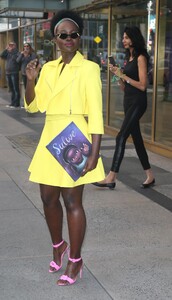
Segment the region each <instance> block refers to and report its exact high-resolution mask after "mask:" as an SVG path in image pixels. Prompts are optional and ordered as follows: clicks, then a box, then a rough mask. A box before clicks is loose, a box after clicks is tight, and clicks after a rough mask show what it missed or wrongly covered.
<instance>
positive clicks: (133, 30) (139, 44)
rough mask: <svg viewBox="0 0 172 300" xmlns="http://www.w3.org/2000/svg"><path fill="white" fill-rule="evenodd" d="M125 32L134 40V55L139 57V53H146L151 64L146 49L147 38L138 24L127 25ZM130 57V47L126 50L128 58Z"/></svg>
mask: <svg viewBox="0 0 172 300" xmlns="http://www.w3.org/2000/svg"><path fill="white" fill-rule="evenodd" d="M124 32H125V33H126V35H127V36H128V37H129V38H130V40H131V42H132V47H133V48H134V50H133V56H134V57H138V56H139V55H144V56H145V57H146V59H147V62H148V64H149V54H148V52H147V49H146V43H145V39H144V37H143V35H142V33H141V31H140V29H139V28H138V27H136V26H132V27H126V28H125V29H124ZM129 57H130V51H129V49H127V50H126V59H127V60H128V59H129Z"/></svg>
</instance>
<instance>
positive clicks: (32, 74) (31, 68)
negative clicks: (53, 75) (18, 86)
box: [26, 58, 41, 81]
mask: <svg viewBox="0 0 172 300" xmlns="http://www.w3.org/2000/svg"><path fill="white" fill-rule="evenodd" d="M40 69H41V65H40V64H39V63H38V59H37V58H35V59H33V60H31V61H30V62H29V63H28V65H27V67H26V76H27V79H28V80H31V81H35V79H36V78H37V77H38V74H39V70H40Z"/></svg>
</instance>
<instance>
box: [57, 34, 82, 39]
mask: <svg viewBox="0 0 172 300" xmlns="http://www.w3.org/2000/svg"><path fill="white" fill-rule="evenodd" d="M79 36H80V34H79V33H78V32H73V33H71V34H67V33H58V34H56V37H58V38H59V39H61V40H66V39H67V38H68V37H70V38H71V39H73V40H75V39H77V38H78V37H79Z"/></svg>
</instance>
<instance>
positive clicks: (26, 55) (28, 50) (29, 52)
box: [16, 43, 37, 89]
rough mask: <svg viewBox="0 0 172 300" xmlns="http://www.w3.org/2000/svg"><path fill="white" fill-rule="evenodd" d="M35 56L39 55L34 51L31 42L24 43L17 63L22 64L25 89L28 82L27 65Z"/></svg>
mask: <svg viewBox="0 0 172 300" xmlns="http://www.w3.org/2000/svg"><path fill="white" fill-rule="evenodd" d="M35 58H37V55H36V53H35V52H34V50H33V48H32V47H31V45H30V44H28V43H25V44H24V45H23V50H22V51H21V52H20V53H19V54H18V57H17V59H16V61H17V63H18V64H19V65H20V66H21V74H22V79H23V83H24V87H25V89H26V82H27V76H26V66H27V64H28V63H29V62H30V61H31V60H33V59H35Z"/></svg>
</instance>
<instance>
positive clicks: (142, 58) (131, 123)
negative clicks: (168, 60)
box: [94, 27, 155, 189]
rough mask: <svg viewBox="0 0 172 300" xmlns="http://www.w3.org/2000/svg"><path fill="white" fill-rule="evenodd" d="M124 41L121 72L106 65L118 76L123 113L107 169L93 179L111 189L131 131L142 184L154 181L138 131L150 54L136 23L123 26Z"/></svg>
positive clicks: (145, 105) (143, 185)
mask: <svg viewBox="0 0 172 300" xmlns="http://www.w3.org/2000/svg"><path fill="white" fill-rule="evenodd" d="M122 42H123V45H124V48H125V49H126V64H125V67H124V71H123V72H122V71H121V69H120V68H118V67H117V66H113V65H112V64H110V65H109V67H110V71H111V72H112V74H115V75H116V76H117V77H118V78H119V85H120V86H121V88H122V89H123V91H124V113H125V117H124V120H123V123H122V126H121V129H120V131H119V133H118V135H117V137H116V148H115V152H114V156H113V160H112V165H111V169H110V172H109V173H108V175H107V176H106V178H105V179H104V180H103V181H101V182H95V183H94V185H96V186H98V187H108V188H110V189H114V188H115V185H116V178H117V174H118V172H119V168H120V165H121V163H122V160H123V157H124V151H125V145H126V141H127V138H128V137H129V135H130V134H131V136H132V139H133V143H134V146H135V149H136V152H137V155H138V157H139V160H140V162H141V164H142V167H143V169H144V171H145V173H146V180H145V181H144V182H143V183H142V184H141V187H142V188H149V187H151V186H153V185H154V184H155V178H154V175H153V172H152V169H151V167H150V163H149V159H148V155H147V152H146V149H145V146H144V143H143V138H142V135H141V131H140V124H139V121H140V118H141V117H142V116H143V114H144V113H145V111H146V108H147V92H146V88H147V71H148V62H149V55H148V53H147V50H146V46H145V41H144V38H143V36H142V34H141V31H140V29H139V28H138V27H126V28H125V30H124V35H123V40H122Z"/></svg>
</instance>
